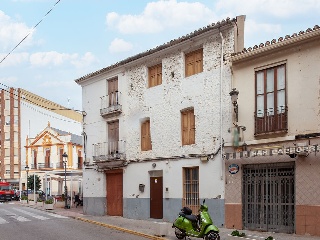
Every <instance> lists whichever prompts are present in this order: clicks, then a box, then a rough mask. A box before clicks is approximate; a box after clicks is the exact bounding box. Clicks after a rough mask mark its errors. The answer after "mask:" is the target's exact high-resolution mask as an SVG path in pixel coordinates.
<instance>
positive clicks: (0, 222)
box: [0, 218, 8, 224]
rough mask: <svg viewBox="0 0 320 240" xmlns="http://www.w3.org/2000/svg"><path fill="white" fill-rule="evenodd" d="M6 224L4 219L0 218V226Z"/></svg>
mask: <svg viewBox="0 0 320 240" xmlns="http://www.w3.org/2000/svg"><path fill="white" fill-rule="evenodd" d="M4 223H8V222H7V221H6V220H5V219H3V218H0V224H4Z"/></svg>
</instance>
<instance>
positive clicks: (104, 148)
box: [92, 140, 126, 162]
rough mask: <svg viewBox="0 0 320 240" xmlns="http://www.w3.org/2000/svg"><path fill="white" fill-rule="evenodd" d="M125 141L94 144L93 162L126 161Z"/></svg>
mask: <svg viewBox="0 0 320 240" xmlns="http://www.w3.org/2000/svg"><path fill="white" fill-rule="evenodd" d="M125 157H126V155H125V141H123V140H119V141H114V142H102V143H95V144H92V158H93V161H96V162H97V161H107V160H124V159H125Z"/></svg>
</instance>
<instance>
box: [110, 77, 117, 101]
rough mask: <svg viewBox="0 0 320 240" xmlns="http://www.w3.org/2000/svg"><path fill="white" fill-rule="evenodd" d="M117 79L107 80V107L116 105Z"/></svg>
mask: <svg viewBox="0 0 320 240" xmlns="http://www.w3.org/2000/svg"><path fill="white" fill-rule="evenodd" d="M117 94H118V78H114V79H111V80H108V96H109V107H110V106H114V105H118V96H117Z"/></svg>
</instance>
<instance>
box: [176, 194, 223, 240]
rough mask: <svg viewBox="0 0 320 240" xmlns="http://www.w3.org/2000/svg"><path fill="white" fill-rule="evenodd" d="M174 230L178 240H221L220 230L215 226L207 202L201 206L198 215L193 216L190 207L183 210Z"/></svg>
mask: <svg viewBox="0 0 320 240" xmlns="http://www.w3.org/2000/svg"><path fill="white" fill-rule="evenodd" d="M172 228H174V229H175V235H176V237H177V238H178V239H183V238H184V239H186V237H187V236H188V237H196V238H204V239H205V240H220V235H219V229H218V228H217V227H216V226H215V225H213V222H212V219H211V217H210V214H209V212H208V206H207V205H205V200H203V203H202V204H201V206H200V209H199V214H198V215H193V214H192V210H191V209H190V208H188V207H184V208H182V209H181V212H180V213H179V216H178V218H177V219H176V220H175V221H174V223H173V225H172Z"/></svg>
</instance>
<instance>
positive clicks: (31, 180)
mask: <svg viewBox="0 0 320 240" xmlns="http://www.w3.org/2000/svg"><path fill="white" fill-rule="evenodd" d="M34 178H35V180H36V191H38V190H40V188H41V180H40V177H39V176H38V175H36V176H35V177H34V175H30V176H29V177H28V188H29V189H30V190H32V191H33V190H34Z"/></svg>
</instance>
